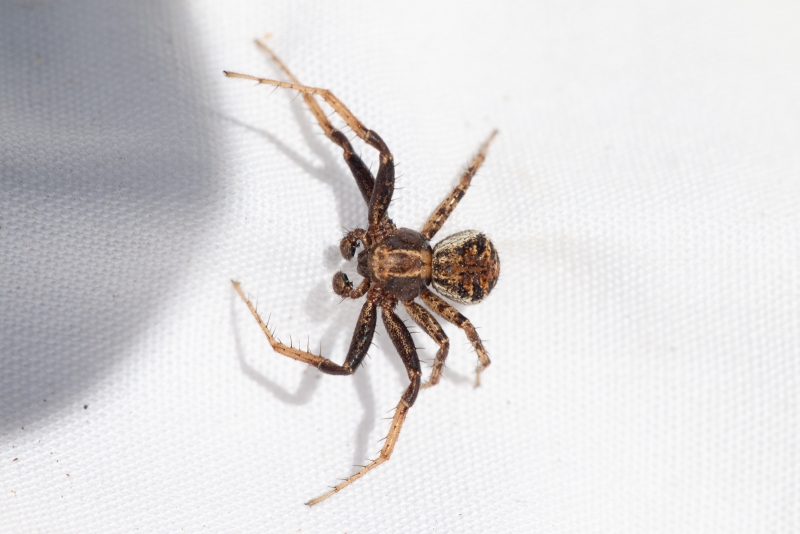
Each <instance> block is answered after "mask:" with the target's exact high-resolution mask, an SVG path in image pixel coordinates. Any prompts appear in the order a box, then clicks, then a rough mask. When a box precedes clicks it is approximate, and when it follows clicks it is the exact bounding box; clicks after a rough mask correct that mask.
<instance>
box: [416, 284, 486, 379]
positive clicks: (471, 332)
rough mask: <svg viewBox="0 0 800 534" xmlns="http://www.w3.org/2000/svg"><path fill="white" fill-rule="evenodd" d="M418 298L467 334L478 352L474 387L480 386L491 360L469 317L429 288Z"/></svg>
mask: <svg viewBox="0 0 800 534" xmlns="http://www.w3.org/2000/svg"><path fill="white" fill-rule="evenodd" d="M419 298H421V299H422V302H424V303H425V304H427V305H428V307H429V308H430V309H431V310H433V311H434V313H436V314H438V315H439V316H441V317H443V318H444V319H445V320H447V321H449V322H451V323H453V324H454V325H456V326H457V327H459V328H460V329H461V330H463V331H464V333H465V334H466V335H467V339H469V342H470V343H472V347H473V348H474V349H475V352H477V353H478V367H477V368H476V370H475V387H478V386H480V385H481V372H482V371H483V370H484V369H486V368H487V367H489V364H490V363H492V361H491V360H490V359H489V354H488V353H487V352H486V349H485V348H483V342H482V341H481V338H480V337H478V332H476V331H475V327H474V326H472V323H471V322H469V319H467V318H466V317H464V316H463V315H461V314H460V313H458V310H456V309H455V308H454V307H452V306H451V305H450V304H448V303H447V302H445V301H444V300H443V299H442V298H440V297H438V296H437V295H435V294H434V293H432V292H431V291H430V290H429V289H425V290H423V291H422V293H421V294H420V296H419Z"/></svg>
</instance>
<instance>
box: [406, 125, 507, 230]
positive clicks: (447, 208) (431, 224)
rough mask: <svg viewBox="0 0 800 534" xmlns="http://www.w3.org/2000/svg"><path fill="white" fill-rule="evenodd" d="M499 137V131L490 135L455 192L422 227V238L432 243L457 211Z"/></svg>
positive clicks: (462, 176) (463, 175)
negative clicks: (459, 202) (488, 152)
mask: <svg viewBox="0 0 800 534" xmlns="http://www.w3.org/2000/svg"><path fill="white" fill-rule="evenodd" d="M496 135H497V130H495V131H493V132H492V133H491V134H489V138H488V139H487V140H486V141H484V143H483V145H481V148H480V150H479V151H478V154H477V155H476V156H475V158H474V159H473V160H472V163H470V164H469V167H467V170H465V171H464V174H462V175H461V180H460V181H459V183H458V185H457V186H456V187H455V189H453V192H452V193H450V195H448V197H447V198H446V199H444V200H443V201H442V203H441V204H439V207H438V208H436V210H434V212H433V213H432V214H431V216H430V218H429V219H428V222H426V223H425V226H423V227H422V232H421V234H422V238H423V239H427V240H428V241H430V240H431V239H433V236H434V235H436V232H438V231H439V229H440V228H441V227H442V225H443V224H444V223H445V221H446V220H447V218H448V217H449V216H450V214H451V213H453V210H454V209H456V206H458V201H459V200H461V199H462V198H463V197H464V194H466V192H467V189H469V183H470V182H471V181H472V177H473V176H475V173H476V172H478V169H480V167H481V165H482V164H483V160H484V159H486V152H487V151H488V150H489V144H490V143H491V142H492V139H494V137H495V136H496Z"/></svg>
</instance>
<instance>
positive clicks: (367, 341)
mask: <svg viewBox="0 0 800 534" xmlns="http://www.w3.org/2000/svg"><path fill="white" fill-rule="evenodd" d="M231 282H233V287H234V288H236V292H237V293H239V296H240V297H242V300H244V302H245V304H247V307H248V308H249V309H250V313H252V314H253V317H255V318H256V321H257V322H258V325H259V326H260V327H261V330H263V331H264V335H266V336H267V340H268V341H269V344H270V345H271V346H272V350H274V351H275V352H277V353H278V354H283V355H284V356H287V357H289V358H291V359H293V360H297V361H299V362H303V363H307V364H308V365H313V366H314V367H316V368H317V369H319V370H320V371H322V372H323V373H326V374H329V375H351V374H353V373H354V372H355V371H356V369H358V366H359V365H360V364H361V362H362V360H363V359H364V356H366V355H367V349H368V348H369V346H370V345H371V344H372V335H373V334H374V333H375V320H376V318H377V314H376V313H375V312H376V309H375V308H376V305H375V300H374V299H367V301H366V302H365V303H364V306H363V307H362V308H361V314H360V315H359V316H358V322H357V323H356V329H355V331H354V332H353V338H352V340H351V341H350V349H349V350H348V351H347V358H345V362H344V365H339V364H337V363H334V362H332V361H331V360H329V359H328V358H323V357H322V356H319V355H316V354H312V353H310V352H307V351H304V350H300V349H296V348H294V347H292V346H289V345H284V344H283V343H281V342H280V341H278V340H277V339H275V337H274V336H273V335H272V332H270V331H269V328H267V325H266V323H264V321H263V319H261V316H260V315H258V312H257V311H256V308H255V306H253V303H252V302H250V299H248V298H247V297H246V296H245V294H244V292H243V291H242V287H241V285H240V284H239V282H236V281H234V280H231Z"/></svg>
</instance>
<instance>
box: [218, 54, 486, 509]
mask: <svg viewBox="0 0 800 534" xmlns="http://www.w3.org/2000/svg"><path fill="white" fill-rule="evenodd" d="M256 44H257V45H258V46H259V47H260V48H261V49H262V50H263V51H264V52H266V53H267V54H269V55H270V57H271V58H272V60H273V61H274V62H275V63H276V64H277V65H278V67H279V68H280V69H281V70H282V71H283V73H284V74H285V75H286V76H287V77H288V78H289V79H290V80H291V82H284V81H278V80H269V79H265V78H258V77H256V76H250V75H247V74H238V73H235V72H228V71H225V76H228V77H229V78H241V79H245V80H252V81H255V82H257V83H259V84H266V85H273V86H277V87H284V88H286V89H293V90H295V91H299V92H300V94H302V95H303V99H304V100H305V102H306V104H307V105H308V107H309V108H310V109H311V112H312V113H313V115H314V117H315V118H316V120H317V122H318V123H319V125H320V126H321V127H322V130H323V131H324V132H325V135H326V136H327V137H328V138H329V139H330V140H331V141H333V143H334V144H336V145H337V146H339V147H340V148H341V149H342V151H343V155H344V160H345V162H346V163H347V165H348V167H350V171H351V172H352V173H353V177H354V178H355V181H356V184H357V185H358V188H359V190H360V191H361V196H362V197H363V198H364V202H366V204H367V207H368V214H367V228H366V229H361V228H358V229H356V230H353V231H351V232H348V233H347V234H346V235H345V236H344V237H343V238H342V240H341V242H340V244H339V250H340V252H341V254H342V256H343V257H344V259H345V260H352V259H353V257H354V256H355V254H356V250H357V249H358V247H359V245H361V246H362V247H363V249H362V250H361V251H360V252H359V253H358V258H357V271H358V274H359V275H361V276H362V277H363V280H362V281H361V283H360V284H359V285H358V286H357V287H355V286H354V285H353V283H352V282H351V281H350V280H349V279H348V277H347V275H346V274H345V273H343V272H341V271H340V272H337V273H336V274H335V275H334V276H333V292H334V293H336V294H337V295H338V296H340V297H342V298H343V299H358V298H361V297H363V296H365V295H366V301H365V302H364V305H363V307H362V308H361V314H360V315H359V317H358V322H357V324H356V328H355V332H353V338H352V340H351V341H350V349H349V350H348V351H347V357H346V358H345V362H344V364H342V365H339V364H338V363H335V362H333V361H332V360H329V359H328V358H324V357H322V355H321V354H320V355H317V354H312V353H311V352H308V351H303V350H300V349H299V348H297V349H296V348H294V347H293V346H291V345H284V344H283V343H281V342H280V341H279V340H278V339H277V338H275V337H274V335H273V333H272V332H271V331H270V330H269V328H268V327H267V324H266V323H265V322H264V321H263V320H262V319H261V317H260V316H259V314H258V312H257V311H256V309H255V307H254V306H253V303H252V302H251V301H250V300H249V299H248V298H247V297H246V296H245V294H244V292H243V291H242V288H241V286H240V284H239V282H237V281H232V282H233V286H234V288H236V291H237V293H238V294H239V296H240V297H241V298H242V300H244V302H245V303H246V304H247V307H248V308H249V309H250V312H251V313H252V314H253V317H255V319H256V321H258V324H259V326H260V327H261V329H262V330H263V331H264V334H265V335H266V336H267V339H268V340H269V344H270V345H271V346H272V349H273V350H274V351H275V352H277V353H279V354H283V355H284V356H288V357H289V358H292V359H293V360H298V361H300V362H303V363H306V364H308V365H313V366H314V367H316V368H317V369H319V370H320V371H322V372H323V373H327V374H331V375H351V374H353V373H354V372H355V371H356V369H358V366H359V365H360V364H361V362H362V361H363V359H364V357H365V356H366V354H367V349H368V348H369V347H370V345H371V344H372V336H373V334H374V332H375V323H376V322H377V318H378V314H379V313H380V315H381V319H382V320H383V324H384V326H385V327H386V331H387V333H388V334H389V337H390V338H391V340H392V343H393V345H394V347H395V349H396V350H397V352H398V353H399V355H400V357H401V358H402V360H403V364H404V365H405V368H406V371H407V372H408V378H409V381H410V384H409V386H408V388H407V389H406V390H405V393H403V396H402V397H401V398H400V402H399V403H398V404H397V409H396V410H395V414H394V417H393V418H392V423H391V427H390V429H389V434H388V435H387V436H386V441H385V443H384V445H383V448H382V449H381V452H380V455H379V456H378V457H377V458H376V459H375V460H372V461H371V462H370V463H368V464H367V465H366V466H363V467H362V469H361V470H360V471H358V472H357V473H355V474H354V475H352V476H351V477H350V478H348V479H346V480H344V481H343V482H341V483H340V484H338V485H337V486H335V487H334V488H332V489H331V490H330V491H328V492H327V493H325V494H323V495H320V496H319V497H316V498H314V499H312V500H310V501H308V502H307V503H306V504H307V505H309V506H311V505H314V504H317V503H319V502H320V501H323V500H325V499H327V498H328V497H330V496H331V495H333V494H335V493H338V492H339V491H341V490H342V489H344V488H345V487H347V486H349V485H350V484H352V483H353V482H355V481H356V480H358V479H359V478H361V477H362V476H364V475H365V474H366V473H368V472H369V471H371V470H373V469H374V468H376V467H378V466H379V465H380V464H382V463H383V462H385V461H387V460H388V459H389V458H390V457H391V455H392V451H393V450H394V446H395V444H396V443H397V438H398V436H399V435H400V429H401V427H402V426H403V421H405V418H406V415H407V414H408V410H409V409H410V408H411V406H413V404H414V401H415V400H416V398H417V394H418V393H419V390H420V388H425V387H430V386H434V385H436V384H437V383H438V382H439V380H440V378H441V376H442V369H443V368H444V364H445V360H446V359H447V353H448V350H449V346H450V341H449V340H448V338H447V336H446V335H445V333H444V330H442V327H441V326H440V325H439V323H438V322H437V321H436V319H435V318H434V316H433V315H432V314H431V312H429V311H428V310H426V309H425V308H423V307H422V306H421V305H420V304H418V303H417V302H415V299H417V298H419V299H420V300H421V301H422V302H423V303H425V304H426V305H427V306H428V308H430V309H431V310H432V311H433V312H434V313H436V314H437V315H439V316H440V317H442V318H443V319H445V320H446V321H449V322H451V323H453V324H454V325H456V326H457V327H458V328H460V329H461V330H463V331H464V333H465V334H466V336H467V338H468V339H469V341H470V343H471V344H472V346H473V348H474V349H475V352H476V353H477V355H478V365H477V369H476V373H475V385H476V386H478V385H480V376H481V372H482V371H483V370H484V369H486V367H488V366H489V363H490V360H489V355H488V354H487V353H486V349H485V348H484V347H483V343H482V342H481V339H480V337H478V333H477V332H476V331H475V327H474V326H472V323H470V321H469V319H467V318H466V317H464V316H463V315H462V314H461V313H459V312H458V310H456V309H455V308H454V307H453V306H451V305H450V304H448V303H447V302H446V301H445V300H444V299H442V298H441V297H439V296H437V295H436V294H435V293H433V292H431V290H430V289H428V286H429V285H432V286H433V287H434V289H436V290H437V291H438V292H439V293H441V294H442V295H444V296H445V297H447V298H449V299H451V300H454V301H456V302H459V303H462V304H475V303H478V302H480V301H482V300H483V299H485V298H486V296H487V295H489V293H490V292H491V290H492V289H493V288H494V286H495V284H496V283H497V279H498V277H499V275H500V259H499V256H498V254H497V250H496V249H495V247H494V245H493V244H492V242H491V241H490V240H489V238H488V237H486V236H485V235H484V234H482V233H480V232H478V231H475V230H467V231H464V232H459V233H457V234H454V235H451V236H450V237H447V238H445V239H444V240H442V241H440V242H439V243H438V244H436V245H435V246H434V247H433V248H431V245H430V243H429V242H430V240H431V239H433V237H434V236H435V235H436V233H437V232H438V231H439V229H440V228H441V227H442V225H443V224H444V223H445V221H446V220H447V218H448V216H449V215H450V214H451V213H452V212H453V210H454V209H455V207H456V205H458V202H459V201H460V200H461V198H462V197H463V196H464V194H465V193H466V191H467V188H469V184H470V181H471V180H472V177H473V176H474V175H475V173H476V172H477V171H478V169H479V168H480V166H481V164H482V163H483V160H484V159H485V157H486V152H487V150H488V148H489V144H490V143H491V141H492V139H494V137H495V135H497V131H496V130H495V131H493V132H492V133H491V135H489V138H488V139H487V140H486V141H485V142H484V143H483V145H482V146H481V148H480V150H479V152H478V154H477V155H476V156H475V158H474V159H473V160H472V163H470V165H469V167H468V168H467V169H466V171H465V172H464V174H463V175H462V176H461V180H460V182H459V184H458V185H457V186H456V187H455V189H453V191H452V192H451V193H450V195H449V196H448V197H447V198H446V199H445V200H444V201H443V202H442V203H441V204H439V207H438V208H436V210H434V212H433V214H431V216H430V218H429V219H428V222H426V223H425V226H424V227H423V228H422V231H421V232H417V231H415V230H411V229H409V228H397V226H396V225H395V224H394V223H393V222H392V220H391V219H390V218H389V216H388V213H387V209H388V207H389V203H390V202H391V200H392V193H393V192H394V160H393V157H392V153H391V152H390V151H389V148H388V147H387V146H386V143H385V142H384V141H383V139H381V137H380V136H379V135H378V134H377V133H375V132H374V131H372V130H370V129H368V128H366V127H365V126H364V125H363V124H362V123H361V121H359V120H358V119H357V118H356V116H355V115H353V113H352V112H351V111H350V110H349V109H347V107H345V105H344V104H343V103H342V102H341V101H340V100H339V99H338V98H337V97H336V96H334V95H333V93H331V92H330V91H328V90H327V89H319V88H315V87H309V86H306V85H302V84H301V83H300V81H299V80H298V79H297V78H296V77H295V76H294V75H293V74H292V73H291V72H290V71H289V69H288V68H287V67H286V65H284V63H283V62H282V61H281V60H280V59H279V58H278V57H277V56H276V55H275V54H274V53H273V52H272V51H271V50H270V49H269V48H268V47H267V46H266V45H265V44H264V43H262V42H260V41H258V40H257V41H256ZM315 96H318V97H320V98H322V99H323V100H324V101H325V102H327V103H328V104H329V105H330V106H331V107H332V108H333V110H334V112H336V113H337V114H338V115H339V116H340V117H341V118H342V119H343V120H344V122H345V123H346V124H347V126H349V127H350V128H351V129H352V130H353V131H354V132H355V133H356V135H357V136H358V137H360V138H361V139H362V140H363V141H364V142H365V143H366V144H368V145H369V146H371V147H373V148H375V149H376V150H377V151H378V152H379V153H380V166H379V168H378V173H377V175H376V176H375V177H373V176H372V173H371V172H370V170H369V169H368V168H367V166H366V165H365V164H364V163H363V161H362V160H361V158H360V157H359V156H358V155H356V154H355V152H353V147H352V145H351V144H350V141H349V140H348V139H347V137H345V135H344V134H343V133H342V132H341V131H339V130H337V129H336V128H334V127H333V126H332V125H331V122H330V121H329V120H328V117H327V116H326V115H325V114H324V113H323V111H322V108H321V107H320V105H319V103H318V102H317V101H316V100H315V98H314V97H315ZM398 304H401V305H402V306H403V308H405V310H406V312H407V313H408V315H409V316H411V319H413V320H414V322H415V323H417V324H418V325H419V326H420V327H421V328H422V330H424V331H425V333H426V334H427V335H428V336H430V337H431V338H432V339H433V340H434V341H435V342H436V344H437V345H438V347H439V348H438V350H437V352H436V357H435V359H434V363H433V368H432V370H431V373H430V377H429V378H428V381H427V382H425V383H424V384H423V383H422V372H421V370H420V365H419V358H418V357H417V350H416V347H415V346H414V341H413V340H412V339H411V334H410V333H409V331H408V328H406V326H405V324H404V323H403V321H402V320H401V319H400V318H399V317H398V316H397V314H396V313H395V308H396V307H397V306H398Z"/></svg>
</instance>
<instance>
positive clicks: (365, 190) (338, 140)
mask: <svg viewBox="0 0 800 534" xmlns="http://www.w3.org/2000/svg"><path fill="white" fill-rule="evenodd" d="M256 45H257V46H258V47H259V48H260V49H261V50H263V51H264V52H266V53H267V54H269V56H270V57H271V58H272V60H273V61H274V62H275V63H276V64H277V65H278V67H280V69H281V70H282V71H283V72H284V74H286V76H288V77H289V79H290V80H292V82H294V83H296V84H300V80H298V79H297V78H296V77H295V75H294V74H292V73H291V71H290V70H289V68H288V67H287V66H286V65H285V64H284V63H283V61H281V60H280V58H279V57H278V56H277V55H275V52H273V51H272V50H271V49H270V48H269V47H267V45H266V44H264V43H263V42H261V41H259V40H256ZM303 100H305V102H306V105H307V106H308V108H309V109H310V110H311V113H312V114H313V115H314V118H316V119H317V122H318V123H319V125H320V127H321V128H322V131H323V132H325V135H326V136H327V137H328V139H330V140H331V141H333V142H334V144H336V145H338V146H339V147H340V148H341V149H342V156H343V157H344V161H345V163H347V166H348V167H350V172H352V173H353V178H355V180H356V184H357V185H358V189H359V191H361V196H362V197H364V202H366V203H367V205H369V202H370V199H371V198H372V188H373V187H374V186H375V178H373V177H372V173H371V172H370V171H369V168H368V167H367V166H366V165H364V162H363V161H362V160H361V158H360V157H358V154H356V153H355V152H354V151H353V146H352V145H351V144H350V140H349V139H347V137H345V135H344V134H343V133H342V132H340V131H339V130H337V129H336V128H334V127H333V125H332V124H331V121H330V120H328V117H327V116H326V115H325V113H324V112H323V111H322V108H321V107H320V106H319V104H318V103H317V101H316V100H314V96H313V95H312V94H310V93H303Z"/></svg>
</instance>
